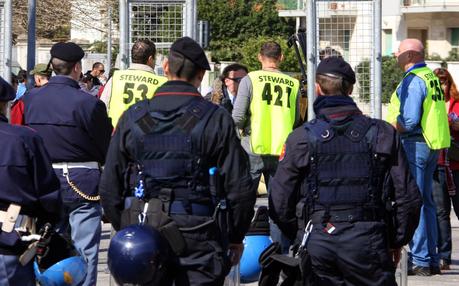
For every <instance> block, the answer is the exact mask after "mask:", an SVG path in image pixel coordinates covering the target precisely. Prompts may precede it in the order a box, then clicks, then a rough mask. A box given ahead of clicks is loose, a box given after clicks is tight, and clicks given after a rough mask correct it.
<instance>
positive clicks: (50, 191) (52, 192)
mask: <svg viewBox="0 0 459 286" xmlns="http://www.w3.org/2000/svg"><path fill="white" fill-rule="evenodd" d="M0 146H1V148H2V152H0V182H1V187H0V189H1V191H0V210H6V209H7V208H8V206H9V204H10V203H17V204H19V205H21V206H22V209H21V213H22V214H26V215H29V216H32V217H38V218H40V217H41V218H43V217H44V216H46V214H53V216H54V217H57V214H59V211H60V203H61V200H60V195H59V191H58V190H59V180H58V179H57V177H56V174H55V173H54V170H53V168H52V166H51V161H50V159H49V155H48V153H47V152H46V150H45V146H44V144H43V140H42V139H41V138H40V136H38V134H37V133H36V132H34V131H33V130H31V129H30V128H27V127H22V126H14V125H10V124H8V120H7V119H6V117H5V116H3V115H0ZM0 232H1V231H0ZM0 244H1V241H0Z"/></svg>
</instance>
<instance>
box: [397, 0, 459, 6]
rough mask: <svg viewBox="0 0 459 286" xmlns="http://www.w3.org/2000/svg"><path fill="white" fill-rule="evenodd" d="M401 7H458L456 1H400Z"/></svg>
mask: <svg viewBox="0 0 459 286" xmlns="http://www.w3.org/2000/svg"><path fill="white" fill-rule="evenodd" d="M400 3H401V6H402V7H408V6H417V7H419V6H422V7H438V6H448V5H454V6H456V5H459V1H458V0H401V1H400Z"/></svg>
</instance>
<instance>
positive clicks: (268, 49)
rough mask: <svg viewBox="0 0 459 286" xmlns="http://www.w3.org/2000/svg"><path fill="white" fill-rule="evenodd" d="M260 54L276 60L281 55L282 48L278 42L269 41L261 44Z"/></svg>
mask: <svg viewBox="0 0 459 286" xmlns="http://www.w3.org/2000/svg"><path fill="white" fill-rule="evenodd" d="M260 54H261V55H262V56H265V57H267V58H271V59H275V60H278V59H280V57H281V55H282V48H281V46H280V45H279V44H278V43H276V42H274V41H269V42H266V43H264V44H263V46H261V49H260Z"/></svg>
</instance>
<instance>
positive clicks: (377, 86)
mask: <svg viewBox="0 0 459 286" xmlns="http://www.w3.org/2000/svg"><path fill="white" fill-rule="evenodd" d="M381 5H382V4H381V0H374V6H373V7H374V8H373V11H374V18H373V19H374V31H375V33H374V39H373V41H374V52H373V62H374V72H373V76H374V80H373V94H374V104H373V111H372V112H373V117H374V118H377V119H381V117H382V115H381V113H382V111H381V110H382V106H381V95H382V75H381V73H382V56H381V31H382V30H381V27H382V25H381V18H382V16H381V10H382V6H381Z"/></svg>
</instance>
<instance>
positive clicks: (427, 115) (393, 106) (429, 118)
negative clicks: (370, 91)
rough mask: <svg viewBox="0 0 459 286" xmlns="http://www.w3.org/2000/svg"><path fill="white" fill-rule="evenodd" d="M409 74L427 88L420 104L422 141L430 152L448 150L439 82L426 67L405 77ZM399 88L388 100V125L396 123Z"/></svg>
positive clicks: (449, 138) (449, 139) (449, 141)
mask: <svg viewBox="0 0 459 286" xmlns="http://www.w3.org/2000/svg"><path fill="white" fill-rule="evenodd" d="M409 74H414V75H415V76H417V77H419V78H421V79H422V80H423V81H424V83H425V85H426V88H427V96H426V98H425V99H424V102H423V103H422V110H423V111H422V117H421V129H422V135H423V137H424V140H425V141H426V143H427V145H428V146H429V148H430V149H432V150H439V149H443V148H448V147H449V146H450V144H451V137H450V133H449V126H448V115H447V112H446V103H445V95H444V94H443V90H442V88H441V84H440V80H439V79H438V78H437V76H436V75H435V74H434V73H433V72H432V70H431V69H430V68H428V67H420V68H416V69H413V70H411V71H410V72H408V73H407V74H406V75H405V77H406V76H408V75H409ZM402 82H403V81H402ZM400 84H401V83H400ZM400 84H399V86H400ZM399 86H397V88H396V89H395V91H394V93H393V94H392V96H391V98H390V103H389V107H388V114H387V117H386V121H387V122H389V123H394V122H396V121H397V117H398V115H399V114H400V99H399V97H398V95H397V90H398V88H399Z"/></svg>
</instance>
